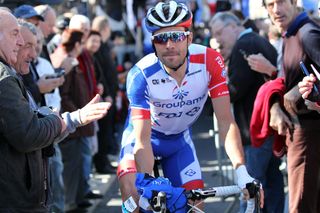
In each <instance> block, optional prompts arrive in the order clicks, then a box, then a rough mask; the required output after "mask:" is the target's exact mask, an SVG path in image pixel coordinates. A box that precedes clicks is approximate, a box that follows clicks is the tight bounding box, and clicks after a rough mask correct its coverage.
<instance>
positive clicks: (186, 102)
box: [153, 94, 206, 109]
mask: <svg viewBox="0 0 320 213" xmlns="http://www.w3.org/2000/svg"><path fill="white" fill-rule="evenodd" d="M205 97H206V94H203V95H202V96H200V97H198V98H195V99H191V100H181V101H179V102H174V103H161V102H159V101H155V102H153V105H154V106H155V107H160V108H167V109H171V108H182V107H183V106H185V105H187V106H190V105H194V104H197V103H199V102H200V101H202V100H203V99H204V98H205Z"/></svg>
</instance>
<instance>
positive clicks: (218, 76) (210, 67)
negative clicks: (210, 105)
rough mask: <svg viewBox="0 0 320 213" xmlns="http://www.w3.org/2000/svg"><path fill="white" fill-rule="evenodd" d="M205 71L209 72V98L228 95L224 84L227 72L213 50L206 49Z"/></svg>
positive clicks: (221, 60)
mask: <svg viewBox="0 0 320 213" xmlns="http://www.w3.org/2000/svg"><path fill="white" fill-rule="evenodd" d="M206 57H207V58H206V65H207V71H208V72H209V76H210V82H209V85H208V87H209V90H210V91H209V94H210V97H211V98H217V97H220V96H226V95H229V90H228V86H227V83H226V79H227V78H226V77H227V72H226V70H225V69H226V68H225V66H224V61H223V58H222V56H221V55H220V54H219V53H218V52H216V51H215V50H213V49H210V48H207V54H206Z"/></svg>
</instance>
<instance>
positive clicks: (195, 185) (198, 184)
mask: <svg viewBox="0 0 320 213" xmlns="http://www.w3.org/2000/svg"><path fill="white" fill-rule="evenodd" d="M182 187H183V188H185V189H186V190H192V189H203V188H204V183H203V180H192V181H189V182H187V183H185V184H183V185H182Z"/></svg>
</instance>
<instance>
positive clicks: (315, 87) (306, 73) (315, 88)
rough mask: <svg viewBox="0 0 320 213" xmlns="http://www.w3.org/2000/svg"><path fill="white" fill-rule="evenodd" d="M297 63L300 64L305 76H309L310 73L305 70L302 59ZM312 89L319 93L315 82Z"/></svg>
mask: <svg viewBox="0 0 320 213" xmlns="http://www.w3.org/2000/svg"><path fill="white" fill-rule="evenodd" d="M299 65H300V68H301V70H302V72H303V73H304V74H305V75H306V76H309V75H310V73H309V71H308V70H307V67H306V65H304V63H303V61H300V63H299ZM313 90H314V91H315V92H316V93H317V94H318V95H319V94H320V93H319V90H318V88H317V86H316V85H315V84H313Z"/></svg>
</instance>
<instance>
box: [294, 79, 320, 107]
mask: <svg viewBox="0 0 320 213" xmlns="http://www.w3.org/2000/svg"><path fill="white" fill-rule="evenodd" d="M317 81H319V79H317V77H316V76H315V75H314V74H310V75H307V76H306V77H304V78H303V79H302V81H300V82H299V83H298V86H299V92H300V93H301V95H302V98H304V99H305V100H304V103H305V105H306V106H307V108H308V109H310V110H315V111H317V112H318V113H320V94H319V93H317V92H316V91H314V87H315V84H316V82H317ZM311 97H313V98H312V99H311ZM310 99H311V100H312V101H311V100H310Z"/></svg>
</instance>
